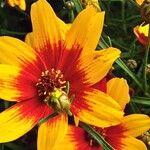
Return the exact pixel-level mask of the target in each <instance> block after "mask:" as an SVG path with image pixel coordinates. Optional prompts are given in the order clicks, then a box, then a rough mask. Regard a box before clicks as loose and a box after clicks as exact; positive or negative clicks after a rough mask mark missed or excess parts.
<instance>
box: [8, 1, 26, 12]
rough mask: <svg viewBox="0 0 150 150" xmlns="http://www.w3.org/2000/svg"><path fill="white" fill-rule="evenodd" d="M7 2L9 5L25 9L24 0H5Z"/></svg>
mask: <svg viewBox="0 0 150 150" xmlns="http://www.w3.org/2000/svg"><path fill="white" fill-rule="evenodd" d="M7 2H8V4H9V5H10V6H11V7H14V6H18V7H19V8H20V9H22V10H25V9H26V3H25V0H7Z"/></svg>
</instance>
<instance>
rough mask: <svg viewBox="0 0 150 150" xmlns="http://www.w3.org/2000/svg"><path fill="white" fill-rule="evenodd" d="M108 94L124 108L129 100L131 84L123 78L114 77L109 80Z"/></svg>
mask: <svg viewBox="0 0 150 150" xmlns="http://www.w3.org/2000/svg"><path fill="white" fill-rule="evenodd" d="M107 94H108V95H109V96H111V97H112V98H113V99H114V100H116V102H118V103H119V105H120V106H121V108H122V110H124V108H125V106H126V104H127V103H128V102H129V99H130V97H129V86H128V84H127V81H126V80H125V79H123V78H113V79H111V80H109V81H108V82H107Z"/></svg>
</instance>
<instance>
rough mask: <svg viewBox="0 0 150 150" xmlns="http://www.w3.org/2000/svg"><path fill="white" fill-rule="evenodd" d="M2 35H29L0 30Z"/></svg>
mask: <svg viewBox="0 0 150 150" xmlns="http://www.w3.org/2000/svg"><path fill="white" fill-rule="evenodd" d="M0 34H1V35H10V36H12V35H26V34H27V33H23V32H16V31H9V30H6V29H0Z"/></svg>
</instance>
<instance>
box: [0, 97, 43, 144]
mask: <svg viewBox="0 0 150 150" xmlns="http://www.w3.org/2000/svg"><path fill="white" fill-rule="evenodd" d="M33 104H34V105H33ZM40 108H41V109H40ZM43 112H44V110H43V109H42V107H41V105H39V103H37V102H36V100H33V99H32V100H28V101H23V102H20V103H17V104H16V105H14V106H12V107H11V108H9V109H7V110H5V111H3V112H2V113H0V135H1V136H0V143H4V142H9V141H13V140H15V139H17V138H19V137H21V136H22V135H24V134H25V133H27V132H28V131H29V130H31V129H32V128H33V127H34V126H35V125H36V123H37V122H38V121H39V119H40V118H41V116H42V114H43Z"/></svg>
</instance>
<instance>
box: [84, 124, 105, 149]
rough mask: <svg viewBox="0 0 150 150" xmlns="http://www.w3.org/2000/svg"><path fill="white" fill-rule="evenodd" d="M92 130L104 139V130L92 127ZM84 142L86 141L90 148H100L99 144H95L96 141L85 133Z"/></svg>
mask: <svg viewBox="0 0 150 150" xmlns="http://www.w3.org/2000/svg"><path fill="white" fill-rule="evenodd" d="M92 128H94V129H95V130H96V131H97V132H98V133H99V134H100V135H102V136H103V137H104V138H105V136H106V130H105V129H102V128H98V127H94V126H92ZM85 140H86V141H88V143H89V145H90V146H91V147H99V146H100V145H99V143H97V141H96V140H95V139H94V138H93V137H92V136H91V135H89V134H88V133H87V132H85Z"/></svg>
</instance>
